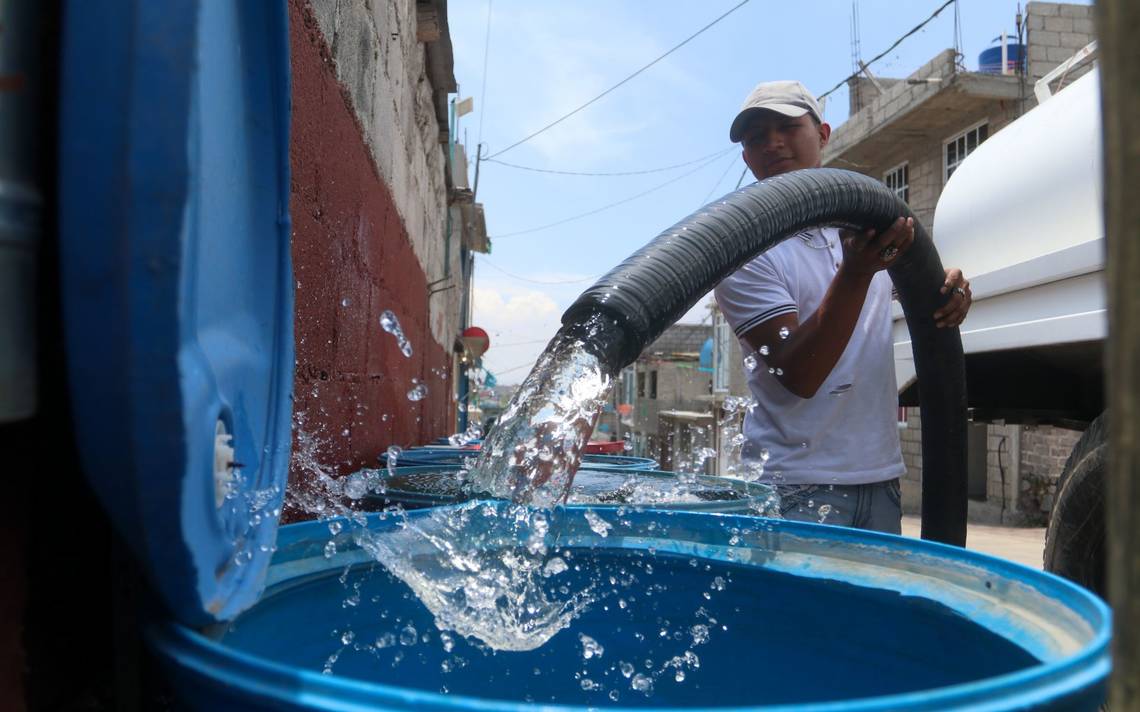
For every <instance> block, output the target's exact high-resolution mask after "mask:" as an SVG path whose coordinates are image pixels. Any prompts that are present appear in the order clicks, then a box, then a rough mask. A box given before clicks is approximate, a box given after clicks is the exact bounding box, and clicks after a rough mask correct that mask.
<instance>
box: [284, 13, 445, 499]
mask: <svg viewBox="0 0 1140 712" xmlns="http://www.w3.org/2000/svg"><path fill="white" fill-rule="evenodd" d="M289 19H290V51H291V64H292V72H293V118H292V142H291V151H290V161H291V166H292V172H293V176H292V195H291V199H290V206H289V207H290V211H291V213H292V219H293V228H294V234H293V260H294V271H295V275H296V280H297V285H296V313H295V330H296V349H297V364H296V372H295V380H294V390H295V399H294V413H295V416H296V418H297V422H298V425H299V428H298V429H297V431H296V432H295V437H294V450H295V451H299V450H302V449H303V447H302V446H303V445H304V444H305V443H306V442H312V440H313V439H315V440H316V441H317V443H318V444H319V445H318V447H317V450H316V451H315V452H312V453H311V454H312V455H314V456H315V458H316V459H317V460H318V461H319V462H320V464H321V465H323V466H325V467H327V468H331V469H333V470H335V471H336V472H339V473H342V474H343V473H347V472H350V471H354V470H356V469H359V468H360V467H363V466H369V465H374V463H375V462H376V457H377V456H378V455H379V454H380V453H381V452H384V451H385V450H386V449H387V447H388V446H389V445H391V444H398V445H401V446H408V445H414V444H420V443H424V442H427V441H429V440H430V439H432V438H434V437H437V436H439V435H444V434H447V433H449V432H450V431H451V429H452V425H453V422H452V420H453V415H454V400H453V397H452V380H453V379H452V355H451V349H450V345H451V343H450V341H451V339H452V338H454V336H455V334H456V333H457V331H458V324H459V321H458V320H459V301H458V300H459V295H458V292H460V291H461V290H460V289H452V290H448V291H447V292H444V293H442V294H437V295H435V296H433V297H429V294H428V291H429V289H428V283H429V282H431V281H432V280H436V279H439V278H441V277H442V276H443V274H444V272H445V270H447V269H450V271H451V274H453V275H456V279H458V275H459V262H458V253H459V249H458V237H457V236H456V237H453V246H452V250H451V260H452V264H451V265H450V266H448V265H445V264H444V261H443V259H444V249H445V248H444V241H445V234H444V223H443V219H444V215H445V210H446V209H447V203H446V201H447V195H446V189H445V182H444V181H445V176H444V169H445V155H444V150H445V149H446V145H447V144H446V143H443V144H441V143H440V141H439V136H440V131H441V130H446V126H439V125H438V123H437V120H436V117H435V113H434V109H433V106H432V104H431V100H430V96H431V95H430V82H429V81H428V79H427V75H426V70H425V66H424V65H425V61H424V45H422V44H420V43H418V42H416V40H415V34H416V33H415V26H414V21H415V7H414V3H413V2H411V0H407V1H404V2H394V3H366V2H363V0H361V1H360V2H349V1H346V0H341V1H340V2H326V1H325V0H320V1H314V2H312V3H310V2H308V0H290V2H289ZM384 310H391V311H392V312H394V313H395V314H396V315H397V317H398V318H399V320H400V323H401V325H402V327H403V330H404V332H405V333H406V335H407V337H408V339H409V341H410V342H411V344H412V347H413V355H412V356H411V357H410V358H408V357H405V356H404V355H403V354H402V353H401V351H400V349H399V348H398V346H397V343H396V340H395V339H394V338H393V336H392V335H390V334H388V333H386V332H384V331H383V330H382V329H381V327H380V324H379V316H380V314H381V313H382V312H383V311H384ZM413 379H420V380H421V381H423V382H424V383H425V384H426V385H427V387H428V395H427V397H426V398H424V399H423V400H420V401H410V400H408V398H407V392H408V391H409V389H411V388H412V387H413ZM302 433H304V434H305V435H307V436H309V438H308V439H306V440H305V441H304V442H302V441H301V440H300V436H301V435H302ZM294 462H295V466H294V468H293V472H292V478H291V485H292V486H297V485H298V484H299V483H304V482H306V481H307V479H308V478H309V477H311V473H309V472H308V470H306V469H305V468H303V467H300V466H298V465H297V458H295V459H294ZM296 514H297V513H295V512H293V513H291V515H296Z"/></svg>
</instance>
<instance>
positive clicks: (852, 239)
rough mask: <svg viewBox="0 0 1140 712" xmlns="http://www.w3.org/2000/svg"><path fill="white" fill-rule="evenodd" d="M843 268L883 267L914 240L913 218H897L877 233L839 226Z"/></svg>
mask: <svg viewBox="0 0 1140 712" xmlns="http://www.w3.org/2000/svg"><path fill="white" fill-rule="evenodd" d="M839 238H840V239H841V240H842V241H843V268H844V270H845V271H846V272H848V273H850V274H853V275H865V276H870V275H874V274H875V273H876V272H879V271H881V270H884V269H887V268H888V267H890V266H891V265H892V264H894V263H895V261H896V260H898V258H899V255H901V254H903V253H904V252H906V251H907V250H909V249H910V246H911V245H913V244H914V218H901V217H900V218H899V219H898V220H896V221H895V222H894V223H893V224H892V225H891V226H890V227H889V228H887V230H886V231H885V232H883V233H882V234H881V235H879V234H876V231H875V230H874V229H868V230H864V231H863V232H855V231H853V230H840V231H839Z"/></svg>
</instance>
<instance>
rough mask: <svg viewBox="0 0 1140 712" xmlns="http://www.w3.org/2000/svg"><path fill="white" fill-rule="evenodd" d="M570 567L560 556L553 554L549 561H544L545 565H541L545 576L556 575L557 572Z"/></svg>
mask: <svg viewBox="0 0 1140 712" xmlns="http://www.w3.org/2000/svg"><path fill="white" fill-rule="evenodd" d="M569 568H570V567H569V566H567V565H566V562H565V561H563V560H562V559H561V558H560V557H558V556H555V557H554V558H553V559H551V560H550V561H547V562H546V566H544V567H542V575H543V576H546V577H550V576H557V575H558V574H560V573H562V572H563V571H566V570H567V569H569Z"/></svg>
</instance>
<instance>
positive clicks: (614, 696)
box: [609, 690, 620, 702]
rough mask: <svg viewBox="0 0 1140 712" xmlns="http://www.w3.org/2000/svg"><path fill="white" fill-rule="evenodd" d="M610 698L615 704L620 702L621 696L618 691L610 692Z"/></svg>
mask: <svg viewBox="0 0 1140 712" xmlns="http://www.w3.org/2000/svg"><path fill="white" fill-rule="evenodd" d="M609 697H610V699H611V700H613V701H614V702H617V701H618V697H620V695H618V691H617V690H610V695H609Z"/></svg>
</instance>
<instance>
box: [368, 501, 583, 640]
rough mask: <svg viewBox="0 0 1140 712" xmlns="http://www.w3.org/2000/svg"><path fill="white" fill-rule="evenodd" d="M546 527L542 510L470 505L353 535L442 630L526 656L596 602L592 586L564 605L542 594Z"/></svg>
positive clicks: (479, 503) (572, 596) (560, 601)
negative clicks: (382, 530) (413, 596)
mask: <svg viewBox="0 0 1140 712" xmlns="http://www.w3.org/2000/svg"><path fill="white" fill-rule="evenodd" d="M548 528H549V524H548V519H547V516H546V514H545V513H544V512H542V511H540V510H535V509H533V508H530V507H526V506H523V505H509V506H506V507H504V508H502V509H501V510H499V509H496V508H495V507H494V506H492V505H490V504H488V503H485V502H472V503H470V504H468V505H464V506H461V507H458V508H452V509H448V510H439V511H435V512H432V513H431V514H430V515H428V516H427V517H424V518H421V519H418V520H415V521H414V522H412V521H409V520H406V519H405V520H404V522H403V523H402V526H401V527H400V528H398V529H395V530H392V531H388V532H383V533H380V532H375V531H370V530H367V529H361V530H358V531H356V532H354V538H355V540H356V542H357V543H358V544H359V545H360V547H361V548H363V549H364V550H365V551H367V552H368V553H369V554H370V555H371V556H372V557H373V558H375V559H376V560H377V561H379V562H381V563H382V564H384V566H385V567H386V568H387V569H388V570H389V571H390V572H391V573H392V574H394V575H396V576H398V577H399V578H400V579H401V580H402V581H404V583H406V584H407V585H408V586H409V587H411V589H412V591H413V592H415V594H416V596H418V597H419V599H420V601H422V602H423V604H424V605H425V606H427V608H428V610H430V611H431V612H432V615H434V616H435V621H436V625H437V626H438V627H439V628H440V629H447V630H452V631H455V632H456V633H458V634H459V635H461V636H472V637H475V638H477V639H479V640H481V641H483V642H484V643H486V644H487V645H488V646H490V647H491V648H493V649H495V650H515V651H523V650H533V649H535V648H538V647H540V646H542V645H543V644H544V643H546V641H548V640H550V638H551V637H553V636H554V635H555V634H556V633H558V632H559V631H560V630H562V629H563V628H565V627H566V626H568V625H569V624H570V621H571V620H572V619H573V618H574V616H575V615H576V614H577V613H578V612H579V611H581V610H582V609H583V608H584V607H585V606H586V605H588V604H589V603H590V602H591V601H592V600H593V597H592V590H593V589H592V587H590V588H588V589H586V590H584V591H578V592H573V593H571V594H570V595H568V596H567V598H566V599H564V600H556V599H554V598H552V597H551V595H550V594H548V593H547V591H546V590H545V587H544V585H543V583H544V579H545V578H546V574H545V572H546V571H547V569H548V567H549V566H550V563H549V562H550V561H553V559H549V558H548V555H549V548H548V545H547V543H546V541H545V539H546V535H547V532H548ZM519 542H523V543H522V545H520V544H519Z"/></svg>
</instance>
